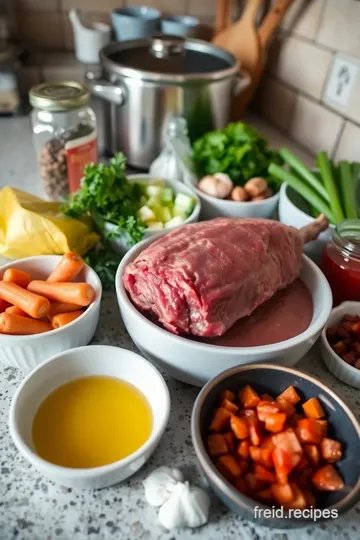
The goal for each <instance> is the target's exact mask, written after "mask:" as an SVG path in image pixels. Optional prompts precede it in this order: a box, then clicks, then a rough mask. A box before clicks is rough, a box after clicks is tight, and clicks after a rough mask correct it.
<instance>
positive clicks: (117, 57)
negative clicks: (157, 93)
mask: <svg viewBox="0 0 360 540" xmlns="http://www.w3.org/2000/svg"><path fill="white" fill-rule="evenodd" d="M100 60H101V63H102V65H103V66H104V67H105V69H106V70H107V71H108V72H109V73H111V74H112V73H114V72H115V73H118V74H119V75H125V76H127V77H131V78H136V79H143V80H151V81H163V82H165V81H166V82H184V81H189V80H199V79H204V80H218V79H223V78H227V77H229V76H232V75H234V74H235V73H236V72H237V71H238V70H239V64H238V62H237V60H236V58H235V57H234V56H233V55H232V54H231V53H229V52H227V51H225V50H223V49H220V48H219V47H215V46H214V45H211V44H210V43H207V42H206V41H202V40H199V39H186V40H185V39H184V38H182V37H180V36H171V35H165V34H155V35H153V36H152V37H150V38H146V39H138V40H131V41H123V42H121V41H117V42H113V43H110V44H109V45H107V46H106V47H104V48H103V49H102V51H101V53H100Z"/></svg>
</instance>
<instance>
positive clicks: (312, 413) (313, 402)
mask: <svg viewBox="0 0 360 540" xmlns="http://www.w3.org/2000/svg"><path fill="white" fill-rule="evenodd" d="M302 408H303V409H304V413H305V414H306V416H307V417H308V418H315V419H318V418H323V417H324V416H325V411H324V409H323V408H322V406H321V403H320V401H319V400H318V398H316V397H312V398H310V399H308V400H307V401H305V403H303V405H302Z"/></svg>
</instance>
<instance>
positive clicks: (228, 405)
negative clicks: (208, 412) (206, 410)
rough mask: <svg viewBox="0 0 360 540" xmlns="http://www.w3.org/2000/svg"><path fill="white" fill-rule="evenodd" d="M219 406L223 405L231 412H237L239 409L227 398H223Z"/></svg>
mask: <svg viewBox="0 0 360 540" xmlns="http://www.w3.org/2000/svg"><path fill="white" fill-rule="evenodd" d="M221 407H223V408H224V409H227V410H228V411H230V412H231V413H232V414H235V413H237V412H238V410H239V407H238V406H237V405H235V403H234V402H233V401H230V400H229V399H224V401H223V402H222V404H221Z"/></svg>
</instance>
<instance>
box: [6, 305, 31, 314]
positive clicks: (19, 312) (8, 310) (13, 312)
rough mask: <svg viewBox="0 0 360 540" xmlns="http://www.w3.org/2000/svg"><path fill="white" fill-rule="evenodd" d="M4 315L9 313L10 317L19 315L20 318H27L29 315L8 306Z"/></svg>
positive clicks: (15, 307)
mask: <svg viewBox="0 0 360 540" xmlns="http://www.w3.org/2000/svg"><path fill="white" fill-rule="evenodd" d="M5 313H11V314H12V315H21V317H29V315H28V314H27V313H25V311H23V310H22V309H20V308H19V307H17V306H10V307H8V308H6V309H5Z"/></svg>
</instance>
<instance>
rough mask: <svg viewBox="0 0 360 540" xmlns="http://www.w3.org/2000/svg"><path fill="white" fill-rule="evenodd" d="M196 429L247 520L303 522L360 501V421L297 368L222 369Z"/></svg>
mask: <svg viewBox="0 0 360 540" xmlns="http://www.w3.org/2000/svg"><path fill="white" fill-rule="evenodd" d="M191 434H192V440H193V445H194V448H195V452H196V455H197V458H198V461H199V464H200V468H201V470H202V471H203V473H204V474H205V476H206V478H207V480H208V482H209V485H210V487H211V488H212V490H213V491H214V492H215V494H216V495H217V496H218V497H219V498H220V499H221V500H222V501H223V503H224V504H225V505H226V506H227V507H228V508H229V509H230V510H232V511H234V512H236V513H237V514H239V515H240V516H241V517H243V518H245V519H248V520H251V521H256V522H257V523H261V524H262V525H264V526H268V527H282V528H288V527H302V526H306V525H309V524H310V523H314V522H315V521H316V522H320V521H326V520H328V519H333V518H336V517H337V516H338V515H340V514H342V513H344V512H346V511H347V510H349V509H350V508H351V507H352V506H354V505H355V504H356V503H357V502H358V501H359V500H360V460H359V455H360V425H359V422H358V421H357V419H356V417H355V416H354V414H353V413H352V411H351V410H350V408H349V407H348V406H347V405H346V404H345V403H344V401H343V400H342V399H341V398H340V397H339V396H338V395H337V394H336V393H335V392H334V391H333V390H331V389H330V388H328V387H327V386H326V385H325V384H323V383H322V382H321V381H320V380H318V379H317V378H315V377H313V376H312V375H310V374H308V373H305V372H302V371H300V370H298V369H293V368H287V367H284V366H278V365H275V364H248V365H242V366H238V367H235V368H231V369H229V370H226V371H224V372H223V373H220V374H219V375H218V376H217V377H215V378H214V379H212V380H211V381H210V382H209V383H208V384H206V385H205V386H204V388H203V389H202V390H201V392H200V394H199V396H198V398H197V400H196V402H195V405H194V408H193V413H192V421H191ZM320 511H321V512H320ZM315 517H316V519H315Z"/></svg>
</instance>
